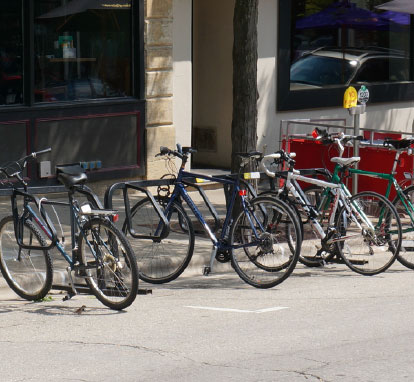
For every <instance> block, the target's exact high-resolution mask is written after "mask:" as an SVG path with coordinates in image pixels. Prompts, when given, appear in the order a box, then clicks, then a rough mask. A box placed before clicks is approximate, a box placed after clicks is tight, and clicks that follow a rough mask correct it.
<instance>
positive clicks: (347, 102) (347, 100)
mask: <svg viewBox="0 0 414 382" xmlns="http://www.w3.org/2000/svg"><path fill="white" fill-rule="evenodd" d="M357 103H358V93H357V91H356V89H355V88H354V87H352V86H350V87H349V88H348V89H346V91H345V94H344V108H345V109H349V108H351V107H355V106H356V105H357Z"/></svg>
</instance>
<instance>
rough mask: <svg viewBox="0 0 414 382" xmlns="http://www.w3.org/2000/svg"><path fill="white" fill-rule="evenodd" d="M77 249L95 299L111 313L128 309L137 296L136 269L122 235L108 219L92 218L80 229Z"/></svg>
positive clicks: (135, 262) (131, 253)
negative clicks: (110, 310)
mask: <svg viewBox="0 0 414 382" xmlns="http://www.w3.org/2000/svg"><path fill="white" fill-rule="evenodd" d="M78 248H79V261H80V263H81V266H85V272H86V277H85V280H86V283H87V284H88V286H89V287H90V289H91V291H92V293H93V294H94V295H95V296H96V298H97V299H98V300H99V301H100V302H102V303H103V304H104V305H106V306H107V307H109V308H111V309H114V310H122V309H125V308H127V307H128V306H130V305H131V304H132V303H133V302H134V300H135V298H136V296H137V293H138V266H137V261H136V258H135V254H134V251H133V250H132V248H131V246H130V244H129V242H128V240H127V238H126V237H125V235H124V234H123V233H122V232H121V231H120V230H119V229H118V228H117V227H116V226H115V225H114V224H113V223H112V222H111V221H109V219H106V218H99V217H98V218H92V219H90V220H88V221H86V222H85V224H84V225H83V226H82V230H81V233H80V235H79V239H78ZM92 249H93V251H94V252H95V253H96V256H94V254H93V252H92Z"/></svg>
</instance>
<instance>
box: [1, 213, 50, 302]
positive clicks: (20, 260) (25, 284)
mask: <svg viewBox="0 0 414 382" xmlns="http://www.w3.org/2000/svg"><path fill="white" fill-rule="evenodd" d="M24 230H25V231H26V232H24V237H27V238H28V240H29V241H28V244H33V245H36V246H44V247H45V246H46V245H47V244H46V241H45V239H44V238H43V237H42V235H41V233H40V231H39V229H38V228H37V226H35V225H34V223H33V222H31V221H29V220H27V221H26V222H25V224H24ZM0 269H1V273H2V274H3V277H4V278H5V280H6V281H7V284H9V286H10V288H11V289H13V290H14V292H16V293H17V294H18V295H19V296H20V297H22V298H24V299H26V300H40V299H42V298H43V297H45V296H46V294H47V293H48V292H49V290H50V288H51V287H52V280H53V264H52V260H51V258H50V255H49V252H48V251H45V250H33V249H32V250H28V249H22V248H20V247H19V245H18V244H17V241H16V236H15V234H14V220H13V216H7V217H6V218H4V219H3V220H2V221H1V222H0Z"/></svg>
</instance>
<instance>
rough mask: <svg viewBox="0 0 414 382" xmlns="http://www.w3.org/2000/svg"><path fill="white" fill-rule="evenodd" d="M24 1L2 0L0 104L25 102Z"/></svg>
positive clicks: (0, 11)
mask: <svg viewBox="0 0 414 382" xmlns="http://www.w3.org/2000/svg"><path fill="white" fill-rule="evenodd" d="M22 41H23V39H22V2H21V1H18V0H14V1H7V0H0V105H12V104H20V103H22V102H23V74H22V69H23V66H22V62H23V60H22V54H23V43H22Z"/></svg>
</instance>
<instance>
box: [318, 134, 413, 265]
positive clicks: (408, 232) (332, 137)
mask: <svg viewBox="0 0 414 382" xmlns="http://www.w3.org/2000/svg"><path fill="white" fill-rule="evenodd" d="M318 134H319V137H320V138H319V139H321V140H322V141H323V142H324V143H325V144H335V145H336V146H337V147H338V149H339V154H340V156H342V154H343V151H344V150H343V144H342V143H343V142H347V141H350V140H352V139H354V138H355V137H354V136H352V135H345V134H343V133H334V134H328V133H327V132H326V131H322V130H318ZM413 144H414V138H405V139H391V138H386V139H385V140H384V142H383V144H382V147H387V148H389V149H393V150H395V157H394V161H393V166H392V169H391V172H390V173H380V172H374V171H366V170H361V169H349V174H358V175H363V176H370V177H374V178H379V179H384V180H386V181H387V188H386V191H385V195H384V196H385V197H386V198H387V199H389V197H390V194H391V190H392V189H394V191H395V192H396V194H397V195H396V197H395V198H394V199H393V200H392V204H393V206H394V207H395V208H396V210H397V212H398V214H399V216H400V220H401V224H402V233H403V236H404V239H403V241H402V246H401V250H400V252H399V254H398V256H397V260H398V261H399V262H400V263H401V264H403V265H404V266H406V267H408V268H410V269H414V245H413V243H414V236H413V235H414V234H413V232H414V185H411V186H408V187H406V188H404V189H403V188H402V187H401V185H400V184H399V183H398V181H397V179H396V178H395V175H396V173H397V166H398V163H399V160H400V156H401V154H402V153H404V152H408V153H409V154H410V151H412V149H411V146H412V145H413ZM336 170H337V169H335V170H334V173H335V171H336ZM314 192H315V193H317V190H314ZM317 199H319V204H321V202H322V200H321V199H322V197H321V196H319V197H318V198H317Z"/></svg>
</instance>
